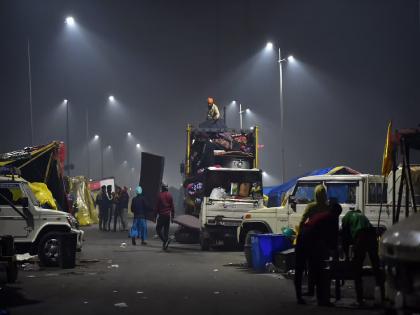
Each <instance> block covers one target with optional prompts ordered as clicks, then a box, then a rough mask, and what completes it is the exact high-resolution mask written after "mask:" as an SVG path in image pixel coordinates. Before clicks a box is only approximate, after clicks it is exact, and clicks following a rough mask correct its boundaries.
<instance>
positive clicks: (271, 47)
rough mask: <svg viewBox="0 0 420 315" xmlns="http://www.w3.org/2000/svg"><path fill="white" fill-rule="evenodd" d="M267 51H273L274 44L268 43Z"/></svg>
mask: <svg viewBox="0 0 420 315" xmlns="http://www.w3.org/2000/svg"><path fill="white" fill-rule="evenodd" d="M265 49H267V50H272V49H273V43H272V42H268V43H267V45H265Z"/></svg>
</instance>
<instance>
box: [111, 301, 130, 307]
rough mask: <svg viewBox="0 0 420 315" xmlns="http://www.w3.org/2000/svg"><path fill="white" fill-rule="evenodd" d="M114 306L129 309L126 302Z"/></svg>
mask: <svg viewBox="0 0 420 315" xmlns="http://www.w3.org/2000/svg"><path fill="white" fill-rule="evenodd" d="M114 306H115V307H128V305H127V303H124V302H120V303H115V304H114Z"/></svg>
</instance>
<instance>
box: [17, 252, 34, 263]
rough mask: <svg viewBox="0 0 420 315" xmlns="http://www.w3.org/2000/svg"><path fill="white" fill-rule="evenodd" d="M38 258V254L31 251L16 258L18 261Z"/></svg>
mask: <svg viewBox="0 0 420 315" xmlns="http://www.w3.org/2000/svg"><path fill="white" fill-rule="evenodd" d="M36 258H37V256H32V255H30V254H29V253H25V254H21V255H20V254H18V255H16V260H17V261H27V260H36Z"/></svg>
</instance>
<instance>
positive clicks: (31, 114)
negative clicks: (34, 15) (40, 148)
mask: <svg viewBox="0 0 420 315" xmlns="http://www.w3.org/2000/svg"><path fill="white" fill-rule="evenodd" d="M27 47H28V83H29V117H30V127H31V146H33V145H34V117H33V109H32V71H31V45H30V42H29V39H28V46H27Z"/></svg>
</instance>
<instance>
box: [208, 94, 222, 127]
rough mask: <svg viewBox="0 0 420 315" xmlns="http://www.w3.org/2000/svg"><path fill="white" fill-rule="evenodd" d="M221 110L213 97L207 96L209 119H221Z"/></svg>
mask: <svg viewBox="0 0 420 315" xmlns="http://www.w3.org/2000/svg"><path fill="white" fill-rule="evenodd" d="M219 118H220V112H219V107H218V106H217V105H216V104H215V103H214V99H213V98H212V97H208V98H207V120H213V121H216V120H219Z"/></svg>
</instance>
